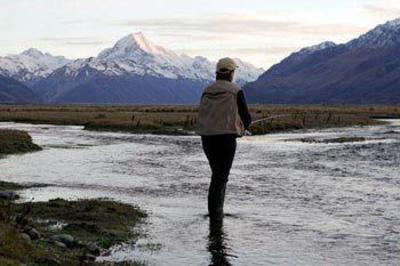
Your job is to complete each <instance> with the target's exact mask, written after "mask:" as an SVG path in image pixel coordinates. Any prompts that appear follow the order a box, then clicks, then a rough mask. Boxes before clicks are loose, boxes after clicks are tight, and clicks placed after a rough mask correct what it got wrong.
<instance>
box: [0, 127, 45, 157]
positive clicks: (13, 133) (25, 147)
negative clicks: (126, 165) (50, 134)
mask: <svg viewBox="0 0 400 266" xmlns="http://www.w3.org/2000/svg"><path fill="white" fill-rule="evenodd" d="M39 150H41V148H40V147H39V146H38V145H36V144H34V143H33V142H32V138H31V136H30V135H29V134H28V133H27V132H24V131H19V130H8V129H0V155H1V154H3V155H5V154H17V153H26V152H34V151H39Z"/></svg>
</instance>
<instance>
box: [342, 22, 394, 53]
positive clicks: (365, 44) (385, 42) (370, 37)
mask: <svg viewBox="0 0 400 266" xmlns="http://www.w3.org/2000/svg"><path fill="white" fill-rule="evenodd" d="M396 44H400V18H397V19H395V20H391V21H388V22H386V23H385V24H381V25H378V26H377V27H375V28H374V29H373V30H371V31H369V32H367V33H365V34H363V35H361V36H360V37H359V38H357V39H355V40H352V41H350V42H349V43H347V46H349V47H350V48H381V47H384V46H390V45H396Z"/></svg>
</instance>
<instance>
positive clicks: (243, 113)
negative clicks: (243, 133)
mask: <svg viewBox="0 0 400 266" xmlns="http://www.w3.org/2000/svg"><path fill="white" fill-rule="evenodd" d="M237 105H238V108H239V115H240V118H241V119H242V121H243V124H244V128H245V129H246V130H247V129H248V128H249V127H250V125H251V115H250V113H249V109H248V107H247V102H246V98H245V97H244V93H243V91H242V90H240V91H239V92H238V94H237Z"/></svg>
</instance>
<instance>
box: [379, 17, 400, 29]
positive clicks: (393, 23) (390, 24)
mask: <svg viewBox="0 0 400 266" xmlns="http://www.w3.org/2000/svg"><path fill="white" fill-rule="evenodd" d="M382 26H386V27H400V18H396V19H394V20H391V21H388V22H386V23H385V24H383V25H382Z"/></svg>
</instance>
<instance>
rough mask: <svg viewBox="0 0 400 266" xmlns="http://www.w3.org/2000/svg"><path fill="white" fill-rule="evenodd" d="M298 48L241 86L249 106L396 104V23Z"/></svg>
mask: <svg viewBox="0 0 400 266" xmlns="http://www.w3.org/2000/svg"><path fill="white" fill-rule="evenodd" d="M322 48H323V49H316V50H313V49H302V50H300V51H298V52H295V53H292V54H291V55H289V56H288V57H286V58H285V59H283V60H282V61H281V62H280V63H278V64H276V65H274V66H272V67H271V68H270V69H269V70H267V71H266V72H264V73H263V74H262V75H261V76H260V77H259V78H258V79H257V80H256V81H254V82H250V83H249V84H247V85H246V86H245V87H244V90H245V91H246V95H247V96H248V98H249V101H250V102H252V103H280V104H398V103H400V19H396V20H394V21H389V22H387V23H385V24H382V25H378V26H377V27H375V28H374V29H372V30H371V31H369V32H367V33H365V34H363V35H361V36H359V37H358V38H356V39H354V40H351V41H349V42H347V43H344V44H333V43H331V45H328V46H327V47H322Z"/></svg>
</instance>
